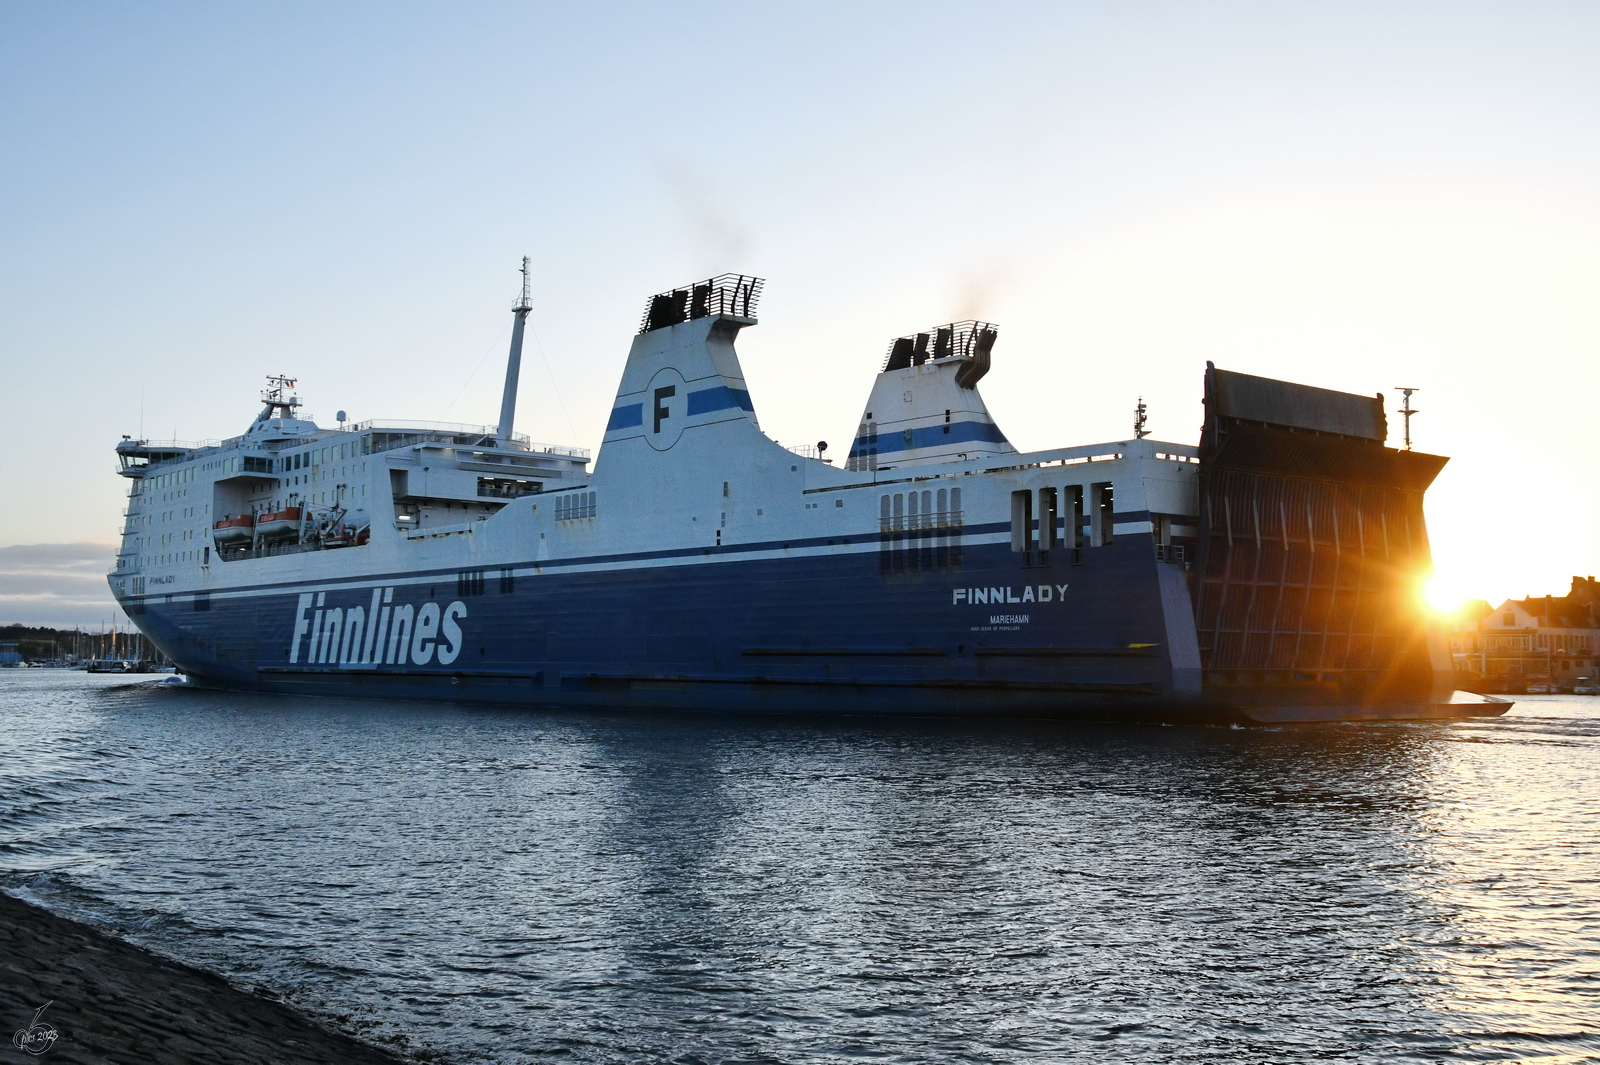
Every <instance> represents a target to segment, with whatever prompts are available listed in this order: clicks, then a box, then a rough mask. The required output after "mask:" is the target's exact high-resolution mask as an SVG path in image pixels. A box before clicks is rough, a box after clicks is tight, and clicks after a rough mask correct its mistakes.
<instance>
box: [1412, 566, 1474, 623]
mask: <svg viewBox="0 0 1600 1065" xmlns="http://www.w3.org/2000/svg"><path fill="white" fill-rule="evenodd" d="M1468 598H1469V596H1467V595H1466V594H1465V593H1463V592H1462V591H1461V586H1460V585H1459V584H1457V583H1456V582H1455V581H1453V580H1451V579H1450V578H1448V577H1446V576H1444V575H1443V574H1438V573H1436V574H1434V575H1433V576H1432V577H1429V578H1428V579H1427V580H1425V581H1423V582H1422V600H1423V602H1425V603H1427V604H1428V608H1429V609H1430V610H1432V611H1433V612H1434V613H1436V614H1453V613H1455V612H1456V611H1457V610H1460V609H1461V607H1462V606H1463V605H1464V604H1465V603H1466V601H1467V599H1468Z"/></svg>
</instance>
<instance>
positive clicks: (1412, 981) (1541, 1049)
mask: <svg viewBox="0 0 1600 1065" xmlns="http://www.w3.org/2000/svg"><path fill="white" fill-rule="evenodd" d="M4 672H5V675H4V676H0V715H3V716H4V720H5V723H6V727H5V728H4V729H3V730H0V886H3V887H5V888H6V889H7V890H10V891H13V892H15V893H18V894H21V895H23V896H25V897H29V898H32V899H35V900H38V901H42V902H44V903H45V904H46V905H49V906H51V907H53V908H56V909H58V910H60V911H63V912H67V913H69V914H71V915H73V916H76V917H79V918H82V919H87V920H91V921H95V922H98V923H100V924H101V925H103V926H105V927H108V928H111V929H113V930H116V931H118V932H119V933H120V934H123V935H125V936H126V937H128V938H129V939H132V940H134V941H136V942H140V943H144V944H147V945H150V946H153V947H155V948H157V949H159V950H161V951H163V952H165V953H168V954H171V955H174V956H177V957H179V958H182V959H184V960H187V961H190V962H192V963H195V964H199V965H203V966H207V967H210V968H213V969H216V970H218V971H221V972H224V973H226V974H228V975H229V976H230V977H232V978H233V979H235V980H236V981H238V982H239V983H240V984H241V985H242V986H246V987H258V988H261V989H262V990H263V991H264V992H266V993H270V994H273V995H276V996H281V997H283V998H285V999H288V1000H290V1001H293V1002H295V1003H297V1004H299V1005H300V1006H302V1007H304V1008H307V1009H310V1010H313V1011H317V1012H320V1013H322V1014H323V1015H325V1016H327V1017H329V1018H331V1019H334V1020H335V1021H337V1022H338V1023H341V1024H343V1025H344V1026H346V1027H347V1028H349V1029H351V1030H352V1031H358V1032H365V1033H367V1034H369V1035H371V1034H375V1035H378V1036H404V1037H405V1039H406V1041H407V1044H408V1045H409V1046H412V1047H420V1048H425V1049H427V1050H429V1051H431V1052H433V1053H435V1054H437V1055H438V1056H439V1057H440V1058H441V1059H442V1060H449V1061H461V1062H467V1061H489V1060H492V1061H496V1062H523V1061H527V1062H531V1061H534V1060H537V1059H541V1058H543V1057H546V1056H548V1055H551V1054H560V1055H562V1056H564V1057H566V1058H568V1059H571V1060H573V1061H575V1062H611V1061H618V1060H624V1059H626V1060H634V1059H641V1060H646V1061H660V1062H686V1063H687V1062H730V1063H731V1062H763V1061H774V1062H775V1061H784V1062H794V1061H829V1062H831V1061H844V1060H853V1059H857V1058H872V1059H874V1060H877V1061H884V1062H926V1061H940V1062H951V1063H958V1062H961V1063H964V1062H974V1063H977V1062H983V1063H988V1062H1001V1061H1007V1062H1009V1061H1019V1060H1034V1061H1057V1060H1063V1059H1078V1060H1086V1061H1089V1060H1093V1061H1099V1060H1106V1059H1108V1058H1114V1059H1116V1060H1119V1061H1131V1062H1185V1063H1187V1062H1239V1061H1328V1062H1373V1061H1381V1062H1437V1061H1447V1060H1470V1061H1521V1062H1549V1063H1555V1062H1572V1061H1580V1060H1597V1059H1600V1001H1597V996H1600V891H1597V890H1596V885H1597V884H1600V840H1597V838H1596V830H1595V827H1594V826H1595V825H1596V824H1597V823H1600V816H1597V815H1600V760H1597V757H1596V755H1597V753H1600V752H1597V745H1600V700H1592V699H1573V698H1560V697H1533V698H1530V699H1529V700H1528V701H1527V702H1526V703H1523V704H1521V705H1519V707H1518V708H1517V710H1515V711H1513V715H1512V716H1511V717H1508V718H1505V719H1500V720H1491V721H1476V722H1465V723H1459V724H1421V725H1339V726H1327V727H1316V728H1279V729H1262V730H1240V729H1202V730H1187V729H1163V728H1140V729H1115V728H1081V727H1080V728H1055V727H1043V726H1036V725H1011V724H976V723H967V724H952V723H930V722H919V723H888V722H870V721H865V722H864V721H836V722H819V721H760V720H750V719H725V718H709V717H707V718H701V717H692V716H680V717H652V716H647V715H629V714H594V715H582V714H570V713H568V714H558V713H544V712H537V711H508V710H482V709H474V708H463V707H453V706H421V705H416V704H407V703H380V702H371V703H365V702H354V701H351V702H339V701H321V700H312V699H278V698H268V697H258V696H247V695H228V694H219V693H214V692H212V693H207V692H196V691H192V690H187V691H186V690H183V689H181V688H174V687H171V686H156V685H152V684H147V683H129V682H128V681H126V680H123V679H115V678H102V677H90V676H87V675H85V674H65V673H46V672H43V671H4Z"/></svg>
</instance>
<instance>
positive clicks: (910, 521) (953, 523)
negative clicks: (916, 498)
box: [878, 510, 962, 533]
mask: <svg viewBox="0 0 1600 1065" xmlns="http://www.w3.org/2000/svg"><path fill="white" fill-rule="evenodd" d="M961 521H962V512H961V511H959V510H936V511H933V512H932V513H930V514H927V515H922V514H918V515H916V516H915V517H913V516H911V515H909V514H902V515H900V516H899V517H890V518H879V519H878V531H879V532H886V533H888V532H913V531H915V530H917V529H957V528H960V527H961Z"/></svg>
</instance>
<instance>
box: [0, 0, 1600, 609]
mask: <svg viewBox="0 0 1600 1065" xmlns="http://www.w3.org/2000/svg"><path fill="white" fill-rule="evenodd" d="M1597 54H1600V7H1597V6H1596V5H1594V4H1540V3H1501V4H1471V3H1459V2H1455V3H1374V4H1361V3H1349V2H1341V3H1336V4H1335V3H1329V4H1314V3H1303V4H1282V3H1261V4H1226V3H1216V4H1195V3H1117V4H1111V3H1102V4H1095V3H1076V4H1074V3H1058V4H1050V5H1022V4H988V5H934V4H871V3H854V4H841V5H832V6H830V5H825V4H820V3H813V4H806V5H793V6H778V5H752V4H738V5H709V4H708V5H663V4H638V5H623V4H619V5H609V6H599V5H532V4H524V5H511V4H507V5H496V4H462V5H449V6H446V5H435V6H422V5H402V4H354V3H322V4H301V5H295V4H285V3H275V4H271V5H254V6H252V5H244V4H229V5H215V4H138V5H127V4H107V3H74V4H70V5H65V4H57V5H49V4H42V3H40V4H23V3H13V4H9V5H6V6H4V7H0V153H3V154H0V248H3V249H4V251H5V254H4V255H3V256H0V361H3V364H4V368H5V379H6V393H5V394H6V395H7V397H8V399H9V401H10V402H9V403H8V404H7V407H8V414H7V417H6V419H5V421H4V423H3V426H0V455H4V456H5V457H4V459H3V460H0V491H3V493H4V498H5V500H6V501H7V505H6V506H5V507H4V508H0V547H4V546H6V545H20V544H36V543H62V542H73V541H83V540H105V541H109V540H111V539H112V538H114V537H115V535H116V532H117V530H118V527H119V522H120V517H119V511H120V507H121V503H122V500H121V496H120V492H121V491H122V489H123V487H124V482H122V481H121V479H120V478H117V477H115V476H113V475H112V468H113V459H112V454H111V449H112V447H113V446H114V444H115V443H116V440H117V438H118V437H119V436H120V434H122V433H137V432H138V431H139V430H140V427H141V419H142V425H143V429H144V432H145V433H146V434H147V435H149V436H151V437H153V438H154V437H163V438H164V437H171V436H173V435H174V434H176V435H177V436H178V437H180V438H183V439H202V438H207V437H224V436H228V435H232V434H234V433H237V432H239V431H240V430H241V429H242V428H243V427H244V426H245V425H246V424H247V423H248V421H249V419H250V418H251V417H252V416H253V415H254V413H255V411H256V409H257V404H256V402H255V397H256V393H257V391H258V389H259V388H260V386H261V383H262V378H263V376H264V375H266V374H268V373H275V372H287V373H290V374H296V375H298V376H299V377H300V380H301V383H302V392H303V394H304V395H305V397H306V399H307V401H308V405H309V408H310V409H311V410H312V412H313V413H315V414H316V415H318V416H320V417H323V418H326V419H328V420H331V418H332V415H333V414H334V412H335V411H336V410H337V409H340V408H343V409H346V410H348V411H349V412H350V414H351V415H352V417H355V418H358V419H359V418H367V417H373V416H389V417H406V418H432V419H448V420H454V421H473V422H492V421H493V420H494V419H495V417H496V414H497V410H498V396H499V378H500V374H501V373H502V371H503V365H504V357H505V326H506V324H507V321H508V319H509V314H508V307H509V304H510V302H511V299H512V298H513V296H514V295H515V291H516V286H517V277H516V273H515V267H516V264H517V262H518V260H519V258H520V256H522V255H523V254H529V255H532V256H533V258H534V267H533V269H534V274H535V299H534V304H535V310H534V313H533V319H532V323H533V325H534V328H535V331H536V333H537V340H538V342H537V344H530V348H529V362H528V365H527V366H526V367H525V369H524V372H523V387H522V403H521V408H520V413H519V419H518V426H519V428H521V429H524V430H526V431H528V432H530V433H532V435H533V436H534V438H535V439H538V440H546V441H551V442H568V443H577V444H583V445H587V446H591V447H593V446H595V445H596V444H597V443H598V439H599V436H600V432H601V429H602V427H603V425H604V421H605V413H606V411H607V409H608V408H609V406H610V400H611V396H612V394H613V392H614V389H615V385H616V380H617V376H618V374H619V372H620V370H621V367H622V360H623V357H624V355H625V353H626V351H627V345H628V342H629V339H630V335H631V333H632V331H633V329H634V328H635V326H636V323H637V319H638V314H639V311H640V309H641V307H642V305H643V302H644V300H645V297H646V296H647V295H648V294H649V293H651V292H654V291H658V290H661V289H664V288H667V287H670V286H672V285H676V284H682V283H684V282H687V281H690V280H693V279H694V278H696V277H702V276H706V275H709V274H711V273H716V272H721V271H725V270H734V271H744V272H749V273H756V274H760V275H761V276H764V277H766V278H768V279H769V281H768V295H767V297H766V299H765V301H764V304H763V307H762V316H761V317H762V324H761V325H760V326H759V327H758V328H756V329H752V330H749V331H747V332H746V333H745V335H744V337H743V338H742V340H741V343H740V351H741V354H742V356H743V360H744V364H745V369H746V373H747V375H748V377H749V381H750V384H751V389H752V393H753V395H754V398H755V401H756V404H757V412H758V414H759V415H760V417H761V420H762V424H763V427H764V428H766V429H767V431H768V432H769V433H770V434H772V435H773V436H775V437H777V438H778V439H780V440H782V441H784V442H785V443H801V442H808V443H809V442H814V441H816V440H818V439H827V440H829V441H830V442H833V443H834V445H835V447H837V448H838V449H839V450H840V451H841V452H842V450H843V447H844V445H845V444H846V443H847V441H848V439H849V436H850V433H851V430H852V428H853V426H854V424H855V420H856V418H857V417H858V415H859V414H860V411H861V404H862V402H863V401H864V399H865V397H866V394H867V390H868V388H869V386H870V383H871V379H872V375H873V373H874V372H875V371H876V369H877V367H878V363H879V360H880V359H881V356H882V351H883V348H884V346H885V344H886V342H887V340H888V339H889V338H890V337H892V336H895V335H898V334H901V333H906V332H909V331H911V330H915V329H920V328H925V327H927V326H930V325H934V324H936V323H939V322H944V321H949V320H952V319H956V318H963V317H972V316H978V317H984V318H989V319H992V320H994V321H997V322H999V323H1000V325H1001V339H1000V343H999V345H998V347H997V349H996V364H995V370H994V372H993V373H991V374H990V376H989V377H988V378H987V379H986V381H985V382H984V393H985V396H986V398H987V399H988V401H989V405H990V407H991V409H992V410H993V411H994V413H995V415H996V417H997V419H998V420H999V422H1000V424H1001V425H1002V427H1003V428H1004V429H1005V430H1006V431H1007V432H1008V433H1009V434H1010V435H1011V437H1012V438H1013V440H1014V441H1016V442H1017V443H1018V444H1019V445H1020V446H1022V447H1024V448H1032V447H1047V446H1057V445H1066V444H1076V443H1090V442H1095V441H1101V440H1113V439H1120V438H1122V437H1123V436H1125V435H1126V434H1127V432H1128V425H1129V422H1130V419H1131V412H1132V407H1133V403H1134V400H1135V397H1136V396H1138V395H1140V394H1143V395H1144V396H1145V398H1146V401H1147V402H1148V403H1149V404H1150V408H1151V422H1152V427H1153V429H1154V430H1155V432H1156V435H1157V436H1158V437H1161V438H1164V439H1173V440H1180V441H1186V442H1193V441H1194V440H1195V439H1196V437H1197V430H1198V426H1199V424H1200V418H1201V412H1200V405H1199V395H1200V374H1201V370H1202V368H1203V366H1204V362H1205V360H1206V359H1208V358H1209V359H1213V360H1215V361H1216V362H1217V363H1218V365H1221V366H1224V367H1228V368H1233V369H1239V370H1243V371H1247V372H1251V373H1260V374H1267V375H1271V376H1279V377H1287V378H1290V379H1294V380H1300V381H1305V382H1308V383H1313V384H1318V385H1323V386H1327V387H1333V388H1343V389H1347V390H1349V391H1354V392H1362V393H1371V392H1375V391H1377V390H1379V389H1384V390H1387V389H1389V388H1391V387H1393V386H1396V385H1419V386H1421V387H1422V388H1423V392H1422V393H1420V394H1419V396H1418V397H1417V402H1418V405H1419V406H1420V407H1422V409H1423V410H1424V413H1423V414H1422V415H1420V416H1419V417H1418V419H1417V421H1416V425H1415V429H1416V433H1415V435H1416V438H1417V441H1418V446H1419V447H1420V448H1422V449H1424V450H1431V451H1435V452H1438V453H1441V454H1446V455H1451V456H1453V461H1452V462H1451V464H1450V465H1449V466H1448V467H1447V468H1446V472H1445V474H1444V475H1443V476H1442V477H1441V478H1440V481H1439V482H1438V485H1437V486H1436V488H1435V489H1434V491H1433V493H1432V495H1431V497H1430V505H1429V517H1430V522H1431V525H1432V531H1433V535H1434V541H1435V548H1436V554H1437V556H1438V560H1439V565H1440V568H1441V571H1442V573H1443V574H1444V575H1446V576H1448V577H1449V578H1450V579H1451V581H1452V582H1453V583H1455V584H1457V585H1459V587H1460V590H1461V592H1462V593H1464V594H1467V593H1470V594H1477V595H1482V596H1485V597H1489V598H1496V599H1498V598H1503V597H1505V596H1508V595H1521V594H1524V593H1543V592H1546V591H1552V592H1560V591H1562V590H1563V589H1564V587H1565V584H1566V580H1567V577H1568V576H1569V575H1570V574H1572V573H1590V572H1595V571H1600V535H1597V534H1596V532H1595V529H1596V526H1597V523H1600V478H1597V477H1596V475H1595V473H1594V472H1593V470H1594V464H1595V458H1596V455H1595V453H1596V450H1597V444H1600V432H1597V431H1596V429H1595V428H1594V427H1593V426H1594V417H1593V415H1592V414H1591V413H1590V412H1591V411H1593V410H1594V409H1595V407H1596V403H1597V397H1600V371H1597V370H1596V358H1595V356H1596V350H1597V347H1600V309H1597V305H1596V292H1597V282H1600V63H1597V62H1596V59H1595V56H1596V55H1597ZM486 354H487V358H485V355H486ZM1391 395H1392V393H1391ZM1393 423H1394V425H1395V427H1396V432H1397V433H1398V419H1393ZM58 554H59V552H57V553H52V552H48V551H44V552H22V553H15V552H13V553H7V554H6V555H5V556H4V557H0V621H4V620H10V619H11V618H13V617H14V618H19V619H38V620H58V621H59V620H69V615H71V616H76V614H85V615H86V616H85V617H83V620H86V621H93V620H95V619H96V618H97V617H101V616H104V615H105V610H104V609H103V608H101V607H99V606H96V605H94V604H93V603H92V602H90V601H89V600H83V601H82V605H74V604H76V603H79V600H78V599H77V598H75V597H74V596H63V597H61V598H60V599H59V600H51V599H49V598H48V597H46V598H39V597H38V592H37V587H38V583H39V582H38V580H37V579H36V576H37V573H39V572H43V571H41V570H39V569H38V565H43V563H39V564H38V565H35V564H34V563H28V564H27V565H28V566H34V568H33V569H27V567H26V566H23V567H22V569H18V568H16V566H13V567H12V570H11V571H7V566H8V565H12V564H11V563H9V562H7V561H6V560H7V559H20V558H28V559H35V560H37V559H48V558H52V557H56V556H57V555H58ZM72 557H73V558H74V559H75V560H76V559H79V558H80V557H81V556H80V555H72ZM109 560H110V551H109V548H108V549H107V561H108V563H109ZM73 565H74V566H75V567H77V568H76V569H75V570H74V573H76V572H78V570H81V569H82V563H81V561H74V562H73ZM17 566H22V564H21V563H18V564H17ZM25 569H26V570H27V572H29V573H33V574H35V576H34V577H28V578H27V579H22V578H18V577H15V576H14V574H15V573H19V572H23V570H25ZM8 572H10V573H11V574H12V575H10V576H8ZM75 612H76V613H75Z"/></svg>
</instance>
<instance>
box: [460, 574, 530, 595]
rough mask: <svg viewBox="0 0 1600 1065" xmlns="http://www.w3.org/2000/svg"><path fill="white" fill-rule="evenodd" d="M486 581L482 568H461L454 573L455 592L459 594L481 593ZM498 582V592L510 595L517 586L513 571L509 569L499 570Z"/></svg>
mask: <svg viewBox="0 0 1600 1065" xmlns="http://www.w3.org/2000/svg"><path fill="white" fill-rule="evenodd" d="M487 583H488V582H487V580H486V574H485V571H484V570H481V569H469V570H462V571H461V572H460V573H458V574H456V594H457V595H459V596H468V595H482V594H483V593H484V588H485V587H486V585H487ZM498 583H499V589H500V594H501V595H510V594H511V593H512V592H514V591H516V588H517V578H516V574H515V572H513V571H512V570H509V569H503V570H500V571H499V582H498Z"/></svg>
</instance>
